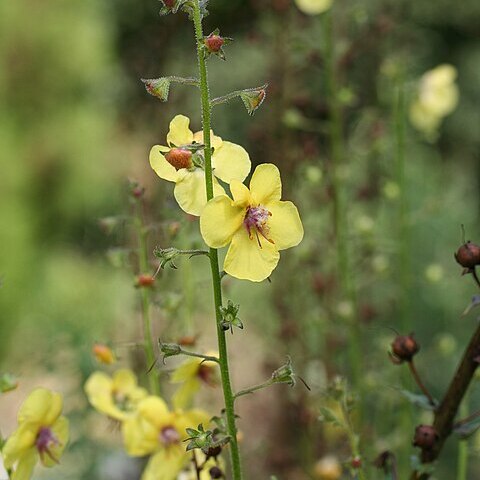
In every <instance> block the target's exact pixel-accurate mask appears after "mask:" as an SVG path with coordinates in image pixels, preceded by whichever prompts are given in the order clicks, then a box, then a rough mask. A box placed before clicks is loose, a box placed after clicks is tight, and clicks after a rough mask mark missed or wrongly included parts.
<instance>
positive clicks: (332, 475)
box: [313, 455, 342, 480]
mask: <svg viewBox="0 0 480 480" xmlns="http://www.w3.org/2000/svg"><path fill="white" fill-rule="evenodd" d="M313 474H314V477H315V478H316V479H318V480H338V479H339V478H340V477H341V476H342V466H341V465H340V462H339V461H338V459H337V457H334V456H333V455H327V456H326V457H323V458H322V459H320V460H319V461H318V462H317V463H316V464H315V467H314V469H313Z"/></svg>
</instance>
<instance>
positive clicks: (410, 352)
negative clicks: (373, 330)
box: [392, 333, 420, 363]
mask: <svg viewBox="0 0 480 480" xmlns="http://www.w3.org/2000/svg"><path fill="white" fill-rule="evenodd" d="M419 350H420V345H419V344H418V343H417V341H416V340H415V339H414V338H413V333H411V334H410V335H398V336H397V337H396V338H395V340H394V341H393V342H392V355H393V358H394V360H395V361H396V362H397V363H402V362H411V361H412V358H413V357H414V356H415V355H416V354H417V353H418V351H419Z"/></svg>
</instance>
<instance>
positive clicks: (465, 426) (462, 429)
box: [453, 417, 480, 440]
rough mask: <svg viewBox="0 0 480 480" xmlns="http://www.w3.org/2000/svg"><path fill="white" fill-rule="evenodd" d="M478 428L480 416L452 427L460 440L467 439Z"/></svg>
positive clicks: (479, 426)
mask: <svg viewBox="0 0 480 480" xmlns="http://www.w3.org/2000/svg"><path fill="white" fill-rule="evenodd" d="M479 428H480V417H478V418H474V419H473V420H470V421H469V422H466V423H462V424H460V425H458V426H456V427H454V429H453V431H454V433H455V434H456V435H458V436H459V437H460V438H461V439H462V440H465V439H467V438H468V437H470V436H471V435H473V434H474V433H475V432H476V431H477V430H478V429H479Z"/></svg>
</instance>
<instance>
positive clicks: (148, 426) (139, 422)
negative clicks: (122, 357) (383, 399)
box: [122, 396, 209, 480]
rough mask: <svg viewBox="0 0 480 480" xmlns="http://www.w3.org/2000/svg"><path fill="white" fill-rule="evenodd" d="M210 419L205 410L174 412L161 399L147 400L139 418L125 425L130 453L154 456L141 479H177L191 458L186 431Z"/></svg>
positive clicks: (134, 417)
mask: <svg viewBox="0 0 480 480" xmlns="http://www.w3.org/2000/svg"><path fill="white" fill-rule="evenodd" d="M208 420H209V416H208V414H207V413H206V412H203V411H201V410H189V411H185V412H183V411H181V410H175V411H170V410H169V409H168V407H167V405H166V403H165V402H164V401H163V400H162V399H161V398H159V397H154V396H149V397H147V398H145V399H143V400H142V401H141V402H140V403H139V404H138V408H137V413H136V415H134V416H132V417H130V418H128V419H127V420H126V421H125V422H124V423H123V424H122V433H123V440H124V443H125V449H126V450H127V453H128V454H129V455H132V456H140V457H143V456H145V455H151V457H150V459H149V461H148V463H147V466H146V468H145V470H144V471H143V474H142V478H141V480H175V479H176V478H177V475H178V474H179V473H180V471H181V470H182V469H183V468H184V466H185V465H186V464H187V463H188V462H189V459H190V458H191V457H190V454H189V453H187V452H186V450H185V444H184V443H183V441H184V440H186V439H187V438H188V435H187V433H186V431H185V430H186V429H187V428H189V427H190V428H196V427H197V426H198V424H200V423H203V424H206V423H207V422H208Z"/></svg>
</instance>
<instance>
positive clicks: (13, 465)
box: [2, 388, 68, 480]
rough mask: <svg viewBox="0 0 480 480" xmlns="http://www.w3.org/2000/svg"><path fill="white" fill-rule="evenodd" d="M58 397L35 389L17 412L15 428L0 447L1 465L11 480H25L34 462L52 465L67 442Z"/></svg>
mask: <svg viewBox="0 0 480 480" xmlns="http://www.w3.org/2000/svg"><path fill="white" fill-rule="evenodd" d="M62 407H63V400H62V396H61V395H60V394H59V393H55V392H51V391H50V390H47V389H45V388H37V389H35V390H34V391H33V392H32V393H31V394H30V395H29V396H28V397H27V399H26V400H25V402H24V403H23V404H22V406H21V407H20V411H19V412H18V428H17V429H16V430H15V431H14V432H13V433H12V435H10V437H9V438H8V440H7V442H6V443H5V445H4V447H3V451H2V454H3V463H4V466H5V468H6V469H12V470H13V474H12V475H11V476H10V477H9V478H10V479H11V480H28V479H30V477H31V476H32V473H33V469H34V467H35V464H36V463H37V461H38V459H40V460H41V462H42V464H43V465H45V466H46V467H53V466H54V465H56V464H57V463H58V461H59V459H60V456H61V455H62V453H63V450H64V448H65V445H66V444H67V442H68V420H67V419H66V418H65V417H63V416H61V412H62Z"/></svg>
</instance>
